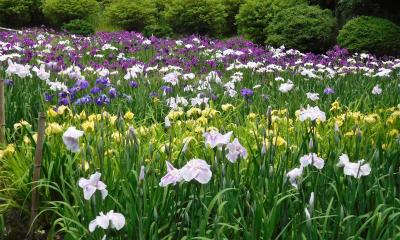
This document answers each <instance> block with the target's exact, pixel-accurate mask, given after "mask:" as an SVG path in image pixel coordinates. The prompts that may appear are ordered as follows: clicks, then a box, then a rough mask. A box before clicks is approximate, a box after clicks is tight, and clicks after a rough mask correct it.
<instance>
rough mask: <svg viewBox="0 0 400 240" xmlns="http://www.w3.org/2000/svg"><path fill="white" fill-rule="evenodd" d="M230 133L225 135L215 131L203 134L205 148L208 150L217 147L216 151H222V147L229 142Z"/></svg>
mask: <svg viewBox="0 0 400 240" xmlns="http://www.w3.org/2000/svg"><path fill="white" fill-rule="evenodd" d="M232 133H233V132H232V131H231V132H228V133H226V134H221V133H219V132H216V131H211V132H206V133H204V135H203V136H204V138H205V143H206V146H208V147H210V148H215V147H218V149H222V147H223V146H225V145H226V144H228V143H229V142H230V139H231V136H232Z"/></svg>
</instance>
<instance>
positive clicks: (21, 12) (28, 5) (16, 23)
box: [0, 0, 43, 27]
mask: <svg viewBox="0 0 400 240" xmlns="http://www.w3.org/2000/svg"><path fill="white" fill-rule="evenodd" d="M40 6H41V0H0V24H2V25H4V26H8V27H23V26H31V25H36V24H41V23H43V14H42V13H41V11H40Z"/></svg>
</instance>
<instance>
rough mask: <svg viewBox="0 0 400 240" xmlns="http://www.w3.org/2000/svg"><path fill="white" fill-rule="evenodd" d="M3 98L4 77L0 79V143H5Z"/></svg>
mask: <svg viewBox="0 0 400 240" xmlns="http://www.w3.org/2000/svg"><path fill="white" fill-rule="evenodd" d="M5 111H6V110H5V98H4V79H0V145H5V144H6V113H5Z"/></svg>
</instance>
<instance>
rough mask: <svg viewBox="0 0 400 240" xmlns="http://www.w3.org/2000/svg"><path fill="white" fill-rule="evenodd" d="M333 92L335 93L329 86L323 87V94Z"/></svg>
mask: <svg viewBox="0 0 400 240" xmlns="http://www.w3.org/2000/svg"><path fill="white" fill-rule="evenodd" d="M334 93H335V90H333V89H332V88H330V87H327V88H325V89H324V94H325V95H330V94H334Z"/></svg>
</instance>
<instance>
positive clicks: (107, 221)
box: [89, 210, 125, 232]
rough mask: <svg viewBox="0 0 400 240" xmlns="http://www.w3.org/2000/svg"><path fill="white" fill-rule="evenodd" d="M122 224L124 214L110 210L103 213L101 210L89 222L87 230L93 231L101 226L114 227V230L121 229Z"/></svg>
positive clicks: (103, 227) (123, 223) (104, 227)
mask: <svg viewBox="0 0 400 240" xmlns="http://www.w3.org/2000/svg"><path fill="white" fill-rule="evenodd" d="M124 226H125V217H124V215H122V214H121V213H115V212H114V211H112V210H111V211H109V212H108V213H107V214H105V215H104V213H103V212H100V215H99V216H97V217H96V218H95V219H94V220H92V221H91V222H90V223H89V231H90V232H94V230H96V228H97V227H101V228H102V229H108V228H114V229H116V230H121V229H122V228H123V227H124Z"/></svg>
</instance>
